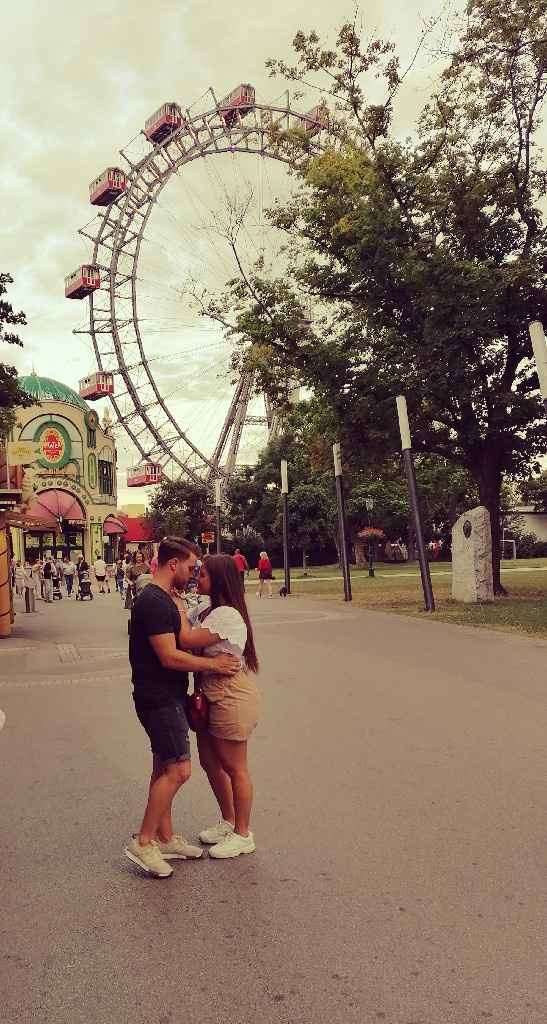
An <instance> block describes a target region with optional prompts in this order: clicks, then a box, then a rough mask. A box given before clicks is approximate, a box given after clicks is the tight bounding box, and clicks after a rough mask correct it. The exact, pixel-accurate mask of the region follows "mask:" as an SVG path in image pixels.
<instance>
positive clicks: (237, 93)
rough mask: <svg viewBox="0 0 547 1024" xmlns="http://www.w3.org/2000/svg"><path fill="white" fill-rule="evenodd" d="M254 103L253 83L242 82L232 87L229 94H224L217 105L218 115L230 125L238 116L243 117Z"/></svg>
mask: <svg viewBox="0 0 547 1024" xmlns="http://www.w3.org/2000/svg"><path fill="white" fill-rule="evenodd" d="M254 105H255V88H254V85H249V84H248V83H243V84H242V85H238V86H236V88H235V89H232V91H231V93H230V94H229V96H225V97H224V99H223V100H221V102H220V103H219V105H218V109H219V113H220V116H221V117H222V119H223V121H224V123H225V124H227V125H232V124H233V123H234V121H235V120H236V119H237V117H238V115H239V116H240V117H245V114H248V113H249V111H250V110H252V109H253V107H254Z"/></svg>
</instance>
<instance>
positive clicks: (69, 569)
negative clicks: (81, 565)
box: [63, 556, 76, 597]
mask: <svg viewBox="0 0 547 1024" xmlns="http://www.w3.org/2000/svg"><path fill="white" fill-rule="evenodd" d="M75 572H76V566H75V564H74V562H73V561H72V558H71V557H70V556H67V557H65V558H64V560H63V575H64V578H65V584H66V593H67V597H71V596H72V589H73V587H74V575H75Z"/></svg>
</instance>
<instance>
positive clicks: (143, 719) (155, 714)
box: [135, 699, 190, 764]
mask: <svg viewBox="0 0 547 1024" xmlns="http://www.w3.org/2000/svg"><path fill="white" fill-rule="evenodd" d="M135 710H136V712H137V718H138V719H139V722H140V723H141V725H142V727H143V729H144V730H145V732H146V733H147V735H148V738H149V740H150V746H151V748H152V753H153V754H155V755H156V757H159V759H160V761H162V763H163V764H172V763H174V762H175V761H189V760H190V738H189V736H188V722H187V719H186V712H185V710H184V705H183V704H181V702H180V701H173V703H172V704H164V705H163V707H159V708H152V707H148V706H147V705H146V704H144V703H142V702H141V701H139V700H137V699H135Z"/></svg>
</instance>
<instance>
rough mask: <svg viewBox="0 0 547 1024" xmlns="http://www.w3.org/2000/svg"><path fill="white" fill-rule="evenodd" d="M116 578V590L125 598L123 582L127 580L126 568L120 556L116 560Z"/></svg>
mask: <svg viewBox="0 0 547 1024" xmlns="http://www.w3.org/2000/svg"><path fill="white" fill-rule="evenodd" d="M114 580H115V583H116V592H117V593H118V594H120V595H121V597H122V598H123V584H124V580H125V569H124V567H123V561H122V559H121V558H118V561H117V562H116V571H115V573H114Z"/></svg>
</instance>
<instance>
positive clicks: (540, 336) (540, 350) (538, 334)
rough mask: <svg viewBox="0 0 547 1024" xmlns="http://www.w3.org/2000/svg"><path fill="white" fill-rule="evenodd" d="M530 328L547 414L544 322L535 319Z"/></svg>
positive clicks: (546, 358) (546, 412) (546, 346)
mask: <svg viewBox="0 0 547 1024" xmlns="http://www.w3.org/2000/svg"><path fill="white" fill-rule="evenodd" d="M528 330H529V331H530V338H531V340H532V348H533V350H534V359H535V361H536V367H537V372H538V377H539V388H540V391H541V397H542V399H543V405H544V407H545V414H546V415H547V343H546V342H545V334H544V333H543V324H542V323H540V321H539V320H534V323H533V324H530V325H529V327H528Z"/></svg>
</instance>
